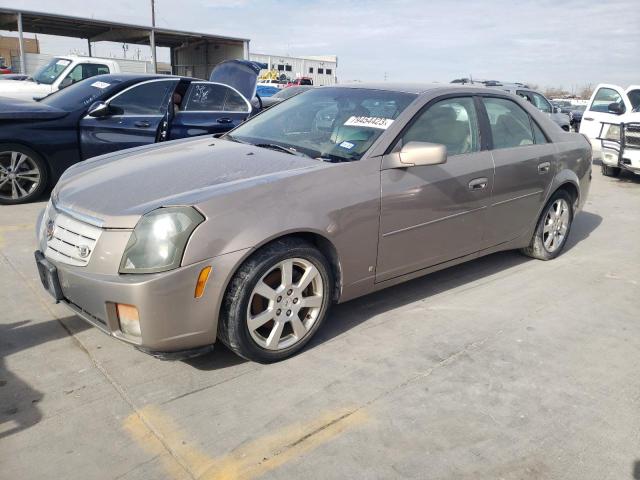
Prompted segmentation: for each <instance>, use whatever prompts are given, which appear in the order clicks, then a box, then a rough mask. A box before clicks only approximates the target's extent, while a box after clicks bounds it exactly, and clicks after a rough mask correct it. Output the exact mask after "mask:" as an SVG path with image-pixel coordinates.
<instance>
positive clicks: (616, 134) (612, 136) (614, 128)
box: [604, 125, 620, 142]
mask: <svg viewBox="0 0 640 480" xmlns="http://www.w3.org/2000/svg"><path fill="white" fill-rule="evenodd" d="M604 138H605V139H606V140H615V141H616V142H619V141H620V125H609V128H608V129H607V133H606V134H605V135H604Z"/></svg>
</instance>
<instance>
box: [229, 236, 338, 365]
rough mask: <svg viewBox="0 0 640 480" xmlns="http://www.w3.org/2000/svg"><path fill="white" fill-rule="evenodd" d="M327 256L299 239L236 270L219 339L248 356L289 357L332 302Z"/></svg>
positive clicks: (256, 358) (259, 359) (262, 252)
mask: <svg viewBox="0 0 640 480" xmlns="http://www.w3.org/2000/svg"><path fill="white" fill-rule="evenodd" d="M332 289H333V278H332V276H331V273H330V267H329V265H328V262H327V260H326V259H325V257H324V256H323V255H322V254H321V253H320V252H319V251H318V250H317V249H315V248H314V247H313V246H312V245H310V244H309V243H307V242H304V241H301V240H298V239H285V240H278V241H276V242H274V243H273V244H271V245H268V246H267V247H265V248H263V249H262V250H259V251H258V252H256V253H255V254H254V255H253V256H252V257H250V258H249V259H248V260H247V261H246V262H245V263H244V264H243V265H242V266H241V267H240V268H239V269H238V272H237V273H236V274H235V275H234V277H233V279H232V280H231V283H230V285H229V288H228V289H227V293H226V295H225V298H224V302H223V308H222V311H221V312H220V320H219V324H218V338H219V339H220V340H221V341H222V342H223V343H224V344H225V345H226V346H227V347H229V348H230V349H231V350H233V351H234V352H235V353H236V354H238V355H240V356H241V357H243V358H246V359H248V360H252V361H256V362H260V363H270V362H275V361H278V360H282V359H284V358H287V357H289V356H291V355H293V354H295V353H296V352H298V351H299V350H301V349H302V348H303V347H304V345H305V344H306V343H307V342H308V341H309V340H310V339H311V337H312V336H313V334H314V333H315V332H316V331H317V330H318V328H319V327H320V324H321V323H322V321H323V320H324V318H325V316H326V314H327V310H328V309H329V306H330V304H331V292H332Z"/></svg>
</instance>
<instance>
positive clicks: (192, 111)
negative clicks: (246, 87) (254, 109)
mask: <svg viewBox="0 0 640 480" xmlns="http://www.w3.org/2000/svg"><path fill="white" fill-rule="evenodd" d="M250 114H251V104H250V103H249V102H248V101H247V99H246V98H245V97H244V96H243V95H241V94H240V93H239V92H238V91H237V90H235V89H234V88H231V87H229V86H227V85H222V84H219V83H213V82H191V84H190V85H189V88H188V89H187V91H186V93H185V95H184V98H183V99H182V100H181V102H180V103H179V104H176V103H174V115H173V118H172V120H171V126H170V130H169V138H170V139H171V140H173V139H176V138H185V137H192V136H195V135H206V134H215V133H224V132H227V131H229V130H231V129H232V128H235V127H237V126H238V125H240V123H242V122H243V121H244V120H246V119H247V118H248V117H249V115H250Z"/></svg>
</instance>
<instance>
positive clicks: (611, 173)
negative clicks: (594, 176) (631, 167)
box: [602, 163, 620, 177]
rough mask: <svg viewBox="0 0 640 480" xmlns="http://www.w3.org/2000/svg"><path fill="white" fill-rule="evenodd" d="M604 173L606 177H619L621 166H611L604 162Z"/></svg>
mask: <svg viewBox="0 0 640 480" xmlns="http://www.w3.org/2000/svg"><path fill="white" fill-rule="evenodd" d="M602 175H604V176H605V177H617V176H619V175H620V167H610V166H609V165H605V164H604V163H603V164H602Z"/></svg>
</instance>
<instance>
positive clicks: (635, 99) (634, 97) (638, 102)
mask: <svg viewBox="0 0 640 480" xmlns="http://www.w3.org/2000/svg"><path fill="white" fill-rule="evenodd" d="M627 96H628V97H629V101H630V102H631V107H632V108H633V111H634V112H640V90H631V91H629V93H627Z"/></svg>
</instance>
